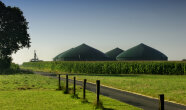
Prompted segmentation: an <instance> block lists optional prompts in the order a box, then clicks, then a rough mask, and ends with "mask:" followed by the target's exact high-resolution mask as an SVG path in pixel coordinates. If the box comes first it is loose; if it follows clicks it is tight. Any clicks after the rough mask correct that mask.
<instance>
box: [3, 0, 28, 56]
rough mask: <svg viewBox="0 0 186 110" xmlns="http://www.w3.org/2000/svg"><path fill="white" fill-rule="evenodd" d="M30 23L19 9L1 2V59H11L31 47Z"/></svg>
mask: <svg viewBox="0 0 186 110" xmlns="http://www.w3.org/2000/svg"><path fill="white" fill-rule="evenodd" d="M27 30H28V22H27V21H26V19H25V17H24V16H23V12H22V11H21V10H20V9H19V8H18V7H10V6H6V5H5V4H4V3H2V2H1V1H0V58H1V59H3V58H6V57H10V56H11V54H12V53H16V52H17V51H18V50H19V49H21V48H24V47H27V48H29V47H30V36H29V34H28V32H27Z"/></svg>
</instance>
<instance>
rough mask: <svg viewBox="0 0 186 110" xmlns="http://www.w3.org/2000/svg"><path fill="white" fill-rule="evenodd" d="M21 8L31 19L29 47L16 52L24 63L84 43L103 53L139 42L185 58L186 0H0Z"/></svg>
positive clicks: (17, 59)
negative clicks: (35, 57)
mask: <svg viewBox="0 0 186 110" xmlns="http://www.w3.org/2000/svg"><path fill="white" fill-rule="evenodd" d="M0 1H2V2H3V3H5V4H6V5H7V6H16V7H19V8H20V9H21V10H22V11H23V13H24V16H25V17H26V19H27V21H28V22H29V29H28V32H29V34H30V37H31V42H32V43H31V47H30V48H29V49H28V48H24V49H21V50H19V51H18V52H17V53H15V54H13V55H12V57H13V62H15V63H18V64H22V63H23V62H28V61H29V60H30V59H31V58H33V56H34V50H36V52H37V55H38V57H39V59H41V60H44V61H51V60H52V58H54V57H55V56H56V55H58V54H59V53H61V52H63V51H65V50H67V49H70V48H72V47H76V46H78V45H80V44H82V43H85V44H87V45H89V46H92V47H94V48H96V49H98V50H100V51H102V52H107V51H109V50H111V49H114V48H116V47H119V48H121V49H123V50H127V49H129V48H131V47H133V46H136V45H138V44H140V43H144V44H146V45H148V46H151V47H153V48H155V49H157V50H159V51H161V52H162V53H164V54H165V55H167V56H168V59H169V60H171V61H172V60H182V59H185V58H186V49H185V47H186V0H0Z"/></svg>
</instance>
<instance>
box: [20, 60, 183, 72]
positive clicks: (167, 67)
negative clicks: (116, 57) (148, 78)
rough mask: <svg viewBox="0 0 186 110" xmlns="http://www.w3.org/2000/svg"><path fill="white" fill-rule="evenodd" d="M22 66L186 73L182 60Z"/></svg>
mask: <svg viewBox="0 0 186 110" xmlns="http://www.w3.org/2000/svg"><path fill="white" fill-rule="evenodd" d="M22 67H23V68H27V69H29V68H31V69H34V70H40V71H49V72H57V73H87V74H162V75H163V74H166V75H186V62H182V61H178V62H176V61H172V62H171V61H54V62H27V63H23V65H22Z"/></svg>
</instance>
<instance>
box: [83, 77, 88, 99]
mask: <svg viewBox="0 0 186 110" xmlns="http://www.w3.org/2000/svg"><path fill="white" fill-rule="evenodd" d="M86 82H87V80H86V79H84V82H83V99H85V98H86V97H85V90H86Z"/></svg>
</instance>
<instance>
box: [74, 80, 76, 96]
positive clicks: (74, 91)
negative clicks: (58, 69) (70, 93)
mask: <svg viewBox="0 0 186 110" xmlns="http://www.w3.org/2000/svg"><path fill="white" fill-rule="evenodd" d="M74 95H76V77H74Z"/></svg>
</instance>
